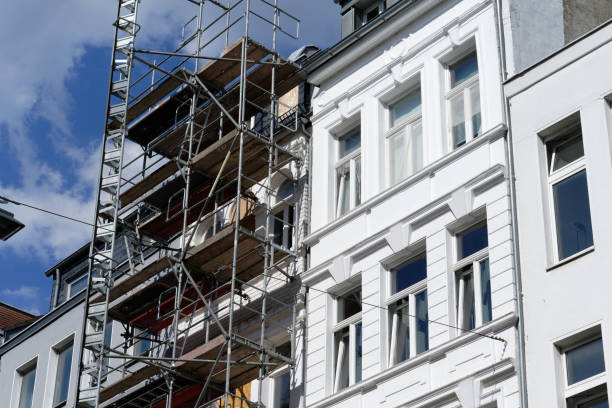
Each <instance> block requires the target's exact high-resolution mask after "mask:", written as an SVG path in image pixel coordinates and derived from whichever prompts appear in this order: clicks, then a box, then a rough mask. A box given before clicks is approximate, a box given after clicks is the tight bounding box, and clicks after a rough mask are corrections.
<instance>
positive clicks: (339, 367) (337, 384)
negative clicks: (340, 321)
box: [334, 327, 349, 391]
mask: <svg viewBox="0 0 612 408" xmlns="http://www.w3.org/2000/svg"><path fill="white" fill-rule="evenodd" d="M335 337H336V339H335V341H336V370H335V372H334V376H335V378H334V389H335V390H336V391H337V390H341V389H343V388H346V387H348V383H349V381H348V380H349V376H348V373H349V371H348V367H349V328H348V327H345V328H344V329H342V330H341V331H339V332H337V333H336V336H335Z"/></svg>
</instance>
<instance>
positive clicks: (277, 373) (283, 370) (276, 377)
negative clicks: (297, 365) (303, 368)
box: [268, 365, 292, 408]
mask: <svg viewBox="0 0 612 408" xmlns="http://www.w3.org/2000/svg"><path fill="white" fill-rule="evenodd" d="M285 374H289V389H290V391H289V396H290V397H289V406H290V407H291V394H292V392H291V382H292V378H291V369H290V367H289V366H288V365H284V366H281V367H279V368H277V369H276V370H274V371H273V372H272V373H270V376H269V378H270V386H269V396H268V400H269V401H268V403H269V405H268V406H269V407H271V408H280V393H279V392H278V391H279V389H278V382H279V381H280V380H281V378H282V377H283V375H285Z"/></svg>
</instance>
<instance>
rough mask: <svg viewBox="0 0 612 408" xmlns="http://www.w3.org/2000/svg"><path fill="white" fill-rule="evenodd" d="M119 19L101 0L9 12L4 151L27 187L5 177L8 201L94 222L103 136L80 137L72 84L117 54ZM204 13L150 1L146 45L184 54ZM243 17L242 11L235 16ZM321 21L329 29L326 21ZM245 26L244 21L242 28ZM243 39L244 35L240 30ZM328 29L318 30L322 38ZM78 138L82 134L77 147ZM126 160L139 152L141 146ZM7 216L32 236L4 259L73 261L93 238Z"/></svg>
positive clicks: (143, 7)
mask: <svg viewBox="0 0 612 408" xmlns="http://www.w3.org/2000/svg"><path fill="white" fill-rule="evenodd" d="M313 1H314V0H313ZM316 1H317V4H318V6H319V7H312V10H318V9H320V8H321V7H329V6H328V5H327V4H328V3H329V0H316ZM304 4H309V6H308V7H310V4H311V3H310V2H305V3H304ZM207 7H208V8H207V9H205V15H208V16H211V14H207V13H210V12H211V11H212V12H213V13H214V12H215V11H213V10H212V9H211V7H212V8H213V9H214V6H211V5H210V4H208V5H207ZM285 7H287V8H288V9H290V10H292V9H293V10H297V9H300V8H302V9H304V8H305V6H303V5H299V4H298V3H294V2H293V1H290V0H287V1H286V3H285ZM115 12H116V2H112V1H100V0H62V1H59V2H57V1H36V2H33V1H31V0H22V1H9V2H5V3H4V4H3V7H2V13H0V55H3V58H0V73H1V74H0V107H2V109H0V145H2V148H3V149H8V151H10V152H11V155H12V156H13V157H14V158H15V163H11V165H17V167H18V168H17V174H18V179H16V180H7V179H5V178H2V177H1V175H2V171H1V170H0V195H6V196H8V197H10V198H12V199H15V200H18V201H23V202H26V203H31V204H33V205H36V206H40V207H43V208H45V209H49V210H52V211H56V212H59V213H62V214H66V215H69V216H71V217H74V218H79V219H83V220H85V221H88V222H89V221H91V220H92V219H93V213H92V211H93V205H94V199H95V198H94V188H95V185H96V181H97V172H98V161H99V153H98V147H99V146H98V145H97V143H98V140H99V135H95V136H92V135H83V134H82V133H81V132H80V130H79V129H73V128H72V127H71V125H70V120H69V115H68V112H70V111H74V106H73V102H74V101H73V100H72V98H71V95H70V93H69V92H68V90H67V87H66V84H67V82H68V81H70V80H71V79H73V76H74V73H75V70H76V69H78V68H79V64H80V63H81V58H82V56H83V55H84V54H85V52H86V51H87V47H90V46H94V47H98V46H104V47H107V49H108V48H110V45H111V41H112V35H113V27H112V25H111V24H112V22H113V19H114V17H115ZM197 12H198V8H197V7H196V6H194V5H193V4H191V3H190V2H188V1H184V0H173V1H170V0H146V1H142V2H141V3H140V11H139V17H138V20H139V23H140V24H141V25H142V27H143V29H142V30H141V31H140V32H139V33H138V39H137V45H138V47H139V48H143V49H147V48H148V49H159V48H160V44H174V46H175V45H176V44H178V42H179V41H180V37H181V28H182V27H183V24H184V23H185V22H187V21H188V20H189V19H190V18H191V17H192V16H195V15H196V14H197ZM216 12H218V10H217V11H216ZM237 13H238V10H236V12H235V13H234V15H233V18H236V17H237V16H238V14H237ZM310 13H314V11H310ZM317 13H318V12H317ZM301 17H302V18H303V19H307V18H308V17H307V16H306V15H302V16H301ZM328 19H331V20H333V21H336V20H337V17H336V16H335V15H331V16H329V18H328ZM318 21H319V23H321V18H320V16H319V17H318ZM260 23H261V22H260ZM252 24H253V27H254V28H253V30H255V31H257V30H258V29H257V24H258V23H257V20H256V19H253V22H252ZM241 25H242V22H240V23H239V24H237V25H236V27H238V26H241ZM322 26H323V27H327V26H329V25H328V24H322ZM191 29H193V24H192V28H191ZM217 29H220V27H219V26H217V27H216V28H215V30H217ZM268 29H269V27H268ZM235 31H236V32H235V33H234V34H235V35H236V34H237V31H238V28H236V30H235ZM268 31H269V30H268ZM324 31H325V30H321V29H316V30H312V32H314V33H319V34H318V35H322V34H321V33H322V32H324ZM187 32H189V28H187ZM220 38H222V37H220ZM235 38H236V37H234V38H232V39H235ZM302 41H305V42H307V43H312V42H313V39H308V38H303V39H302ZM314 42H317V41H314ZM216 44H218V43H216ZM298 45H300V44H296V46H295V48H297V46H298ZM170 48H172V47H170ZM213 48H214V49H211V50H208V51H207V54H208V55H210V54H213V55H215V54H217V52H218V50H219V49H220V48H219V47H217V46H215V47H213ZM107 52H108V51H107ZM108 53H109V52H108ZM109 54H110V53H109ZM160 58H161V57H158V61H159V59H160ZM104 63H105V64H108V62H107V61H105V62H104ZM103 68H104V69H108V68H107V67H106V66H105V67H103ZM144 68H146V67H145V66H144V65H143V64H140V63H139V64H138V69H139V70H143V69H144ZM188 68H192V67H188ZM91 80H92V81H100V82H105V81H106V77H100V78H98V77H96V78H93V77H92V78H91ZM104 86H105V85H104ZM39 119H42V120H44V121H46V122H48V123H49V129H48V131H47V132H44V134H33V132H32V129H31V127H30V125H31V124H32V123H33V122H34V121H36V120H39ZM73 133H74V134H75V135H77V134H78V139H77V136H75V135H73ZM83 140H86V141H93V142H83ZM37 146H52V148H53V149H54V151H51V152H49V151H40V150H39V148H37ZM127 154H128V155H133V154H134V149H133V146H130V148H129V151H128V152H127ZM53 155H54V156H56V157H57V158H58V159H59V160H55V162H60V163H66V164H65V165H62V167H58V165H57V164H53V163H54V162H53V161H51V160H49V157H50V156H53ZM5 166H6V164H5ZM11 173H12V172H11ZM7 209H8V210H9V211H12V212H14V213H15V214H16V217H17V218H18V219H19V220H21V221H22V222H24V223H25V224H26V228H25V229H24V230H22V231H20V232H19V233H18V234H16V235H15V236H14V237H12V238H11V240H9V241H7V242H6V243H3V244H2V246H0V255H2V254H3V252H4V251H6V250H7V249H10V250H12V251H14V252H15V253H17V254H18V255H20V256H29V257H36V258H38V259H39V260H42V261H44V262H46V263H48V262H51V261H52V260H58V259H61V258H62V257H64V256H66V255H68V254H69V253H70V252H72V251H73V250H75V249H76V248H78V247H79V246H80V245H81V244H82V243H84V242H86V241H87V240H88V239H89V238H90V227H88V226H86V225H81V224H78V223H74V222H72V221H67V220H64V219H61V218H58V217H54V216H50V215H47V214H44V213H39V212H36V211H33V210H29V209H26V208H24V207H23V206H21V207H20V206H8V208H7Z"/></svg>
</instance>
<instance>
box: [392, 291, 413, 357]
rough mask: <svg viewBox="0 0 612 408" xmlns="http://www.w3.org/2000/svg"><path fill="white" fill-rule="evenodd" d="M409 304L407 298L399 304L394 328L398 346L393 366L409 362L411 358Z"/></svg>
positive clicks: (396, 346)
mask: <svg viewBox="0 0 612 408" xmlns="http://www.w3.org/2000/svg"><path fill="white" fill-rule="evenodd" d="M407 303H408V299H407V298H406V299H402V300H400V301H398V302H397V308H398V309H397V311H396V312H395V314H396V315H397V316H396V327H394V328H393V330H395V342H396V345H395V356H393V358H394V360H393V361H392V362H391V363H392V364H393V363H399V362H401V361H404V360H407V359H408V357H410V330H409V326H410V314H409V309H408V304H407Z"/></svg>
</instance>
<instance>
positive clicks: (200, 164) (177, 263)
mask: <svg viewBox="0 0 612 408" xmlns="http://www.w3.org/2000/svg"><path fill="white" fill-rule="evenodd" d="M117 1H118V4H117V15H116V20H115V23H114V27H115V35H114V44H113V51H112V57H111V70H110V80H109V88H108V98H107V109H106V116H105V128H104V134H103V145H102V158H101V164H100V173H99V183H98V190H97V199H96V203H97V204H96V211H95V223H94V227H93V235H92V242H91V247H90V265H89V278H88V288H87V291H86V301H85V313H84V314H85V317H84V322H83V332H82V333H83V336H82V344H81V348H80V360H81V365H80V371H79V382H78V389H77V395H76V401H77V403H76V405H77V406H79V407H98V406H113V407H164V406H165V407H167V408H168V407H187V406H189V407H192V406H193V407H204V406H216V407H222V406H239V407H247V406H252V405H254V404H255V403H258V404H259V405H261V404H262V388H263V387H262V386H261V384H262V381H263V380H264V378H266V376H268V375H269V373H271V372H272V371H273V370H275V369H276V368H277V367H280V366H284V365H288V366H289V367H291V368H294V367H295V359H296V347H297V346H296V342H297V338H298V336H299V334H298V325H297V323H296V321H297V313H298V312H299V309H300V304H301V303H300V299H301V295H302V294H301V292H300V288H301V286H300V284H299V277H298V273H299V271H300V270H302V269H303V265H302V262H303V260H304V251H303V249H302V246H301V245H300V240H301V238H302V236H303V234H304V232H305V231H304V229H305V228H306V227H307V226H306V224H305V223H304V222H303V218H304V217H303V215H304V214H305V212H306V209H305V205H304V203H305V202H304V199H305V197H306V196H307V193H306V190H307V188H308V186H307V180H308V177H307V173H306V168H307V165H308V163H307V161H308V146H309V141H308V140H307V133H306V132H305V131H303V130H304V125H305V124H306V123H307V117H308V114H309V108H308V106H307V103H299V101H297V99H298V98H296V95H299V94H300V92H304V89H307V85H306V84H305V83H304V78H303V76H302V74H301V72H300V69H299V66H298V65H297V64H296V63H295V62H294V61H290V60H287V59H285V58H283V57H282V56H281V55H280V52H279V51H277V50H278V40H279V36H285V37H286V38H291V39H297V38H298V36H299V24H300V22H299V20H298V19H297V18H296V17H294V16H292V15H290V14H289V13H288V12H286V11H285V10H283V9H282V8H280V7H279V5H278V0H181V1H178V0H177V2H176V3H177V7H179V6H178V4H179V3H181V7H185V8H186V9H190V10H191V12H193V13H194V16H193V17H192V18H190V19H188V20H187V22H186V23H185V25H184V26H183V27H182V28H181V27H178V29H179V30H180V31H181V40H180V42H179V44H178V45H174V46H171V48H172V49H171V50H170V51H168V50H145V49H139V48H137V47H136V42H135V38H136V36H137V34H138V33H139V32H140V31H141V29H143V28H144V27H142V26H141V25H140V24H139V23H138V22H137V14H138V12H139V8H140V7H146V4H142V5H141V4H140V2H139V0H117ZM143 3H144V2H143ZM262 33H266V35H267V36H269V37H270V38H268V43H265V42H258V41H256V40H255V39H254V37H255V36H259V35H262ZM168 48H170V47H168ZM304 87H306V88H304ZM303 99H306V100H307V98H303ZM136 147H137V148H136ZM134 152H136V153H134ZM113 322H114V323H113ZM113 324H114V325H115V326H114V327H117V325H120V327H121V333H120V334H117V332H116V330H113V329H112V328H113ZM254 380H259V384H260V386H259V387H258V390H259V391H258V393H257V394H258V395H256V396H253V395H250V392H249V390H248V387H249V385H248V384H249V383H250V382H251V381H254ZM245 387H246V388H245ZM264 405H265V404H264Z"/></svg>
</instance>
